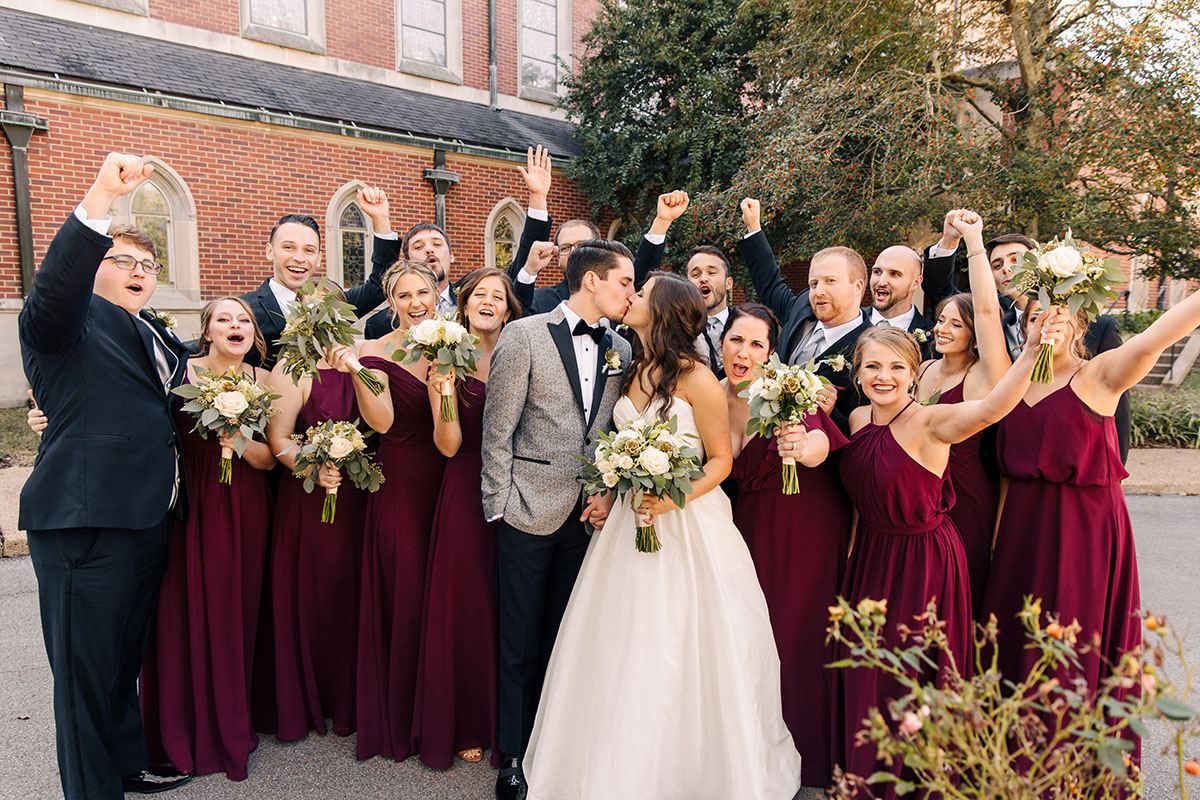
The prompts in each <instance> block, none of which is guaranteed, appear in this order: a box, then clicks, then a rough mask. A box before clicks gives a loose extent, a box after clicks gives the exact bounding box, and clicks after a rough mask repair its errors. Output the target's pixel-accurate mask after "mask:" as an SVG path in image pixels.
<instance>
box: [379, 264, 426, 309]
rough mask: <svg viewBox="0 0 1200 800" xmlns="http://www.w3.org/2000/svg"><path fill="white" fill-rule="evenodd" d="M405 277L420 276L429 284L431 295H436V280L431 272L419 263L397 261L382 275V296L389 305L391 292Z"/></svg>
mask: <svg viewBox="0 0 1200 800" xmlns="http://www.w3.org/2000/svg"><path fill="white" fill-rule="evenodd" d="M405 275H419V276H421V278H422V279H424V281H425V282H426V283H427V284H429V288H430V289H432V290H433V293H434V294H437V285H438V280H437V276H436V275H434V274H433V270H431V269H430V268H429V267H427V266H425V264H423V263H421V262H420V261H397V262H396V263H395V264H392V265H391V266H390V267H388V268H387V272H385V273H383V296H384V297H386V298H387V301H388V303H389V305H390V304H391V302H392V292H393V291H394V290H395V289H396V284H397V283H398V282H399V281H400V279H401V278H403V277H404V276H405Z"/></svg>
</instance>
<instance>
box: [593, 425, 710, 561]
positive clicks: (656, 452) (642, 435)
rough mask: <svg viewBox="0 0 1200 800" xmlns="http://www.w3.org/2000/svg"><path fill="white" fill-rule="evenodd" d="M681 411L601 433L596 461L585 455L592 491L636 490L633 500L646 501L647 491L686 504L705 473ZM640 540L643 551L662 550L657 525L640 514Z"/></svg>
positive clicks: (620, 493)
mask: <svg viewBox="0 0 1200 800" xmlns="http://www.w3.org/2000/svg"><path fill="white" fill-rule="evenodd" d="M678 424H679V419H678V417H671V418H670V419H669V420H667V421H666V422H654V423H647V422H645V421H644V420H641V419H635V420H634V421H633V422H630V423H629V424H628V425H624V426H622V427H621V428H619V429H617V430H616V431H614V432H612V433H607V434H605V433H602V434H600V435H599V440H600V441H599V443H598V444H597V445H596V459H595V461H587V460H586V459H585V460H584V465H585V466H584V476H583V477H581V478H580V479H579V480H580V482H581V483H582V484H583V485H584V487H585V488H586V489H587V491H588V493H589V494H602V493H604V492H609V491H613V492H616V493H617V496H618V497H625V496H626V495H628V494H629V493H630V492H632V493H633V505H634V506H635V507H636V506H639V505H641V504H642V496H643V494H645V493H648V494H650V495H651V496H653V497H664V496H665V497H669V498H671V500H672V501H673V502H674V503H675V505H677V506H679V507H680V508H683V504H684V503H685V502H687V496H688V494H689V493H691V491H692V481H693V480H694V479H696V478H700V477H703V475H704V469H703V467H702V465H701V464H700V451H699V449H697V448H696V447H693V446H691V445H689V444H688V443H687V441H686V440H687V439H689V438H690V439H694V438H696V437H695V436H694V435H692V434H680V433H677V432H676V431H677V430H678V427H677V426H678ZM635 545H636V547H637V551H638V552H639V553H657V552H658V551H659V550H661V549H662V544H661V543H660V542H659V540H658V534H657V533H656V532H655V530H654V525H652V524H650V523H649V521H648V520H647V518H646V517H645V516H644V515H642V514H640V513H639V514H638V526H637V537H636V539H635Z"/></svg>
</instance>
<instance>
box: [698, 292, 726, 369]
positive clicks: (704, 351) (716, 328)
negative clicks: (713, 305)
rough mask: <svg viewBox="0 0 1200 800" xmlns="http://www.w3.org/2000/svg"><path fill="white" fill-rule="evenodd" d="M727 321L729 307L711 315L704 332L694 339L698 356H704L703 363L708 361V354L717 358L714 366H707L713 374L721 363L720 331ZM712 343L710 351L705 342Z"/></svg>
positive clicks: (723, 328)
mask: <svg viewBox="0 0 1200 800" xmlns="http://www.w3.org/2000/svg"><path fill="white" fill-rule="evenodd" d="M728 320H729V306H725V307H724V308H723V309H721V310H720V311H718V312H717V313H716V314H713V315H712V316H711V317H709V318H708V321H707V322H706V323H705V325H704V330H703V331H702V332H701V333H700V337H699V338H697V339H696V349H697V350H698V351H699V352H700V355H702V356H704V359H705V361H707V360H708V357H709V353H710V352H711V353H715V354H716V358H717V363H716V364H709V367H711V368H712V370H713V372H716V371H717V369H719V368H720V367H721V366H723V365H722V363H721V331H723V330H725V323H726V322H728ZM706 339H707V340H708V342H710V343H712V350H711V351H710V350H709V348H708V345H707V344H706V343H705V340H706Z"/></svg>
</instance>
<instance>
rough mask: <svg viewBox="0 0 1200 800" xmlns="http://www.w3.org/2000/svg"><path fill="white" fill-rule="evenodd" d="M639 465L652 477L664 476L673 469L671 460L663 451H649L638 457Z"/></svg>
mask: <svg viewBox="0 0 1200 800" xmlns="http://www.w3.org/2000/svg"><path fill="white" fill-rule="evenodd" d="M638 463H640V464H641V465H642V467H643V468H644V469H645V470H646V472H649V473H650V474H651V475H663V474H665V473H666V472H667V471H668V470H669V469H671V458H670V456H668V455H667V454H666V453H664V452H663V451H662V450H647V451H646V452H644V453H642V454H641V456H639V457H638Z"/></svg>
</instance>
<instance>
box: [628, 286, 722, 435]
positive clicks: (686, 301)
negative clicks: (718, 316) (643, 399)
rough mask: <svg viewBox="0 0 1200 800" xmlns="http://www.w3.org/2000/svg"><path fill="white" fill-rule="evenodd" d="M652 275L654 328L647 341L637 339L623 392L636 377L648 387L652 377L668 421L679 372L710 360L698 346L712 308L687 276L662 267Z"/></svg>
mask: <svg viewBox="0 0 1200 800" xmlns="http://www.w3.org/2000/svg"><path fill="white" fill-rule="evenodd" d="M652 278H653V279H654V285H653V286H652V287H651V291H650V293H649V296H648V297H647V298H646V299H647V301H648V302H649V303H650V330H649V331H648V332H647V334H646V341H645V343H643V342H642V337H641V336H637V337H635V338H634V340H633V361H632V362H631V363H630V364H629V369H628V370H626V372H625V385H624V386H622V387H621V393H622V394H626V393H628V392H629V388H630V387H631V386H632V385H633V381H634V379H635V377H636V379H637V380H638V382H639V384H640V385H641V386H642V388H645V387H646V384H645V381H646V379H648V378H652V379H653V380H654V391H653V392H652V395H653V396H654V397H658V398H661V399H662V401H663V403H662V405H661V406H660V407H659V409H658V416H659V418H660V419H661V420H662V421H663V422H666V421H667V419H668V418H669V417H668V413H669V411H670V407H671V394H672V393H673V392H674V390H675V385H676V384H677V383H678V382H679V376H680V375H684V374H686V373H688V372H691V371H692V369H694V368H695V367H696V365H698V364H699V365H701V366H704V365H705V364H706V363H707V362H706V361H705V360H704V358H703V357H702V356H701V355H700V352H699V351H698V350H697V349H696V337H697V336H699V335H700V333H701V331H703V330H704V326H705V324H706V323H707V322H708V312H707V311H706V310H705V308H704V298H703V297H701V296H700V290H699V289H697V288H696V287H695V286H693V285H692V284H691V282H690V281H688V279H687V278H684V277H683V276H682V275H678V274H676V273H674V272H661V271H658V270H655V271H653V272H651V273H650V274H649V275H647V276H646V283H649V282H650V280H651V279H652ZM643 285H645V284H643Z"/></svg>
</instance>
